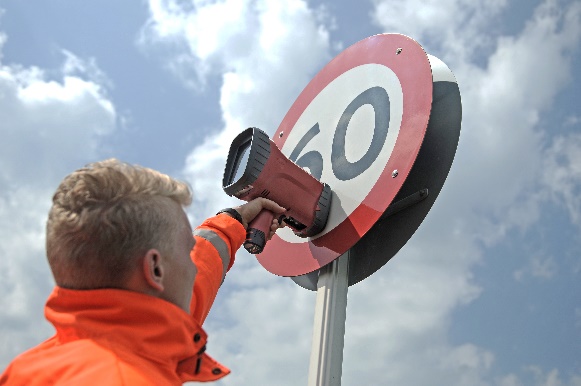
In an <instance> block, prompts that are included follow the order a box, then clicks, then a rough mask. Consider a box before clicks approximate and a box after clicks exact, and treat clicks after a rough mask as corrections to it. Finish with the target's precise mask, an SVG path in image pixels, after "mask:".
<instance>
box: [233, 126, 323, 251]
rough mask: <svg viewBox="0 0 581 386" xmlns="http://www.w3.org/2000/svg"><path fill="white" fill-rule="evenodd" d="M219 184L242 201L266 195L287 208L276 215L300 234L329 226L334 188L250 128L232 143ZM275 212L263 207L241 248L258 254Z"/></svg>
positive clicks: (319, 230)
mask: <svg viewBox="0 0 581 386" xmlns="http://www.w3.org/2000/svg"><path fill="white" fill-rule="evenodd" d="M222 187H223V189H224V191H225V192H226V194H228V195H229V196H235V197H237V198H239V199H241V200H244V201H251V200H253V199H255V198H257V197H265V198H268V199H270V200H273V201H275V202H276V203H278V204H279V205H281V206H283V207H284V208H286V209H287V211H286V213H285V214H284V215H283V216H281V217H280V218H279V221H284V222H285V223H286V224H287V225H288V226H289V227H290V228H292V229H293V231H294V233H295V234H296V235H297V236H300V237H311V236H314V235H316V234H318V233H319V232H321V231H322V230H323V229H324V228H325V225H326V224H327V218H328V216H329V209H330V207H331V198H332V192H331V188H330V187H329V185H327V184H325V183H322V182H319V181H318V180H317V179H316V178H315V177H313V176H311V175H310V174H309V173H308V172H307V171H306V170H304V169H303V168H301V167H300V166H298V165H297V164H295V163H294V162H292V161H291V160H289V159H288V158H287V157H286V156H285V155H284V154H282V152H281V151H280V149H279V148H278V147H277V146H276V144H275V143H274V142H272V141H271V140H270V138H269V137H268V135H267V134H266V133H265V132H264V131H262V130H260V129H258V128H256V127H251V128H248V129H246V130H244V131H243V132H242V133H240V134H239V135H238V136H237V137H236V138H235V139H234V141H232V145H231V146H230V150H229V152H228V159H227V161H226V168H225V170H224V178H223V180H222ZM273 219H274V214H273V213H272V212H270V211H268V210H263V211H262V212H260V213H259V214H258V216H257V217H256V218H255V219H254V220H253V221H252V222H251V223H250V224H249V225H248V230H247V234H246V241H245V242H244V248H246V250H247V251H248V252H250V253H252V254H257V253H261V252H262V250H263V249H264V245H265V244H266V239H267V236H268V233H269V232H270V225H271V224H272V220H273Z"/></svg>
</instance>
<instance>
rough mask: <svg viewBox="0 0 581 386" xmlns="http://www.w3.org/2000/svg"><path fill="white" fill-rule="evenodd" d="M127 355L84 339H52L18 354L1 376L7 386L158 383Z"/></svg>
mask: <svg viewBox="0 0 581 386" xmlns="http://www.w3.org/2000/svg"><path fill="white" fill-rule="evenodd" d="M126 357H127V356H125V355H123V354H121V355H120V353H119V352H116V351H114V350H111V349H110V348H108V347H105V346H103V345H99V344H98V343H96V342H94V341H92V340H88V339H80V340H76V341H73V342H68V343H66V344H62V345H61V344H58V342H56V341H55V340H54V338H53V339H50V340H48V341H46V342H44V343H42V344H40V345H39V346H37V347H35V348H33V349H31V350H28V351H27V352H24V353H23V354H21V355H20V356H18V357H17V358H16V359H15V360H14V361H13V362H12V363H11V364H10V365H9V367H8V368H7V369H6V372H5V373H4V374H3V375H2V378H0V383H1V384H2V385H3V386H4V385H6V386H9V385H10V386H12V385H14V386H16V385H25V384H26V385H52V384H58V385H65V386H66V385H83V384H103V385H111V386H117V385H119V386H121V385H154V384H157V383H156V382H152V381H151V380H148V378H149V377H147V376H146V375H145V374H144V373H143V371H142V369H141V368H140V366H139V365H138V364H136V363H132V361H128V360H127V358H126Z"/></svg>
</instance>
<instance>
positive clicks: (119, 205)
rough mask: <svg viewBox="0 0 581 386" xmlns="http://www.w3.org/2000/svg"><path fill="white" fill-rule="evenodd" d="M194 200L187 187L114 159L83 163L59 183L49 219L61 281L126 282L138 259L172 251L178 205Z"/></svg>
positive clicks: (51, 256)
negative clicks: (152, 251) (154, 250)
mask: <svg viewBox="0 0 581 386" xmlns="http://www.w3.org/2000/svg"><path fill="white" fill-rule="evenodd" d="M191 201H192V193H191V190H190V188H189V186H188V185H187V184H186V183H184V182H181V181H178V180H175V179H173V178H171V177H169V176H167V175H165V174H162V173H160V172H157V171H155V170H152V169H148V168H145V167H141V166H137V165H129V164H127V163H123V162H120V161H118V160H116V159H108V160H105V161H101V162H96V163H92V164H89V165H87V166H85V167H84V168H81V169H79V170H77V171H75V172H73V173H71V174H70V175H68V176H67V177H65V179H64V180H63V181H62V182H61V184H60V185H59V187H58V189H57V191H56V192H55V194H54V196H53V205H52V207H51V209H50V212H49V216H48V221H47V229H46V230H47V237H46V250H47V257H48V261H49V264H50V267H51V270H52V272H53V275H54V278H55V281H56V283H57V285H59V286H61V287H66V288H75V289H90V288H106V287H122V286H123V282H124V280H125V279H126V278H127V275H128V274H129V272H130V270H131V269H132V267H133V266H135V264H136V258H137V257H139V256H142V255H143V254H144V253H145V252H146V251H147V250H149V249H151V248H157V249H160V251H167V250H171V248H172V246H171V245H169V242H170V240H172V238H171V237H170V236H171V234H172V232H174V231H175V229H176V226H177V225H176V221H177V220H176V212H175V209H172V206H173V207H175V204H173V205H172V202H174V203H177V204H179V205H181V206H182V207H183V206H187V205H189V204H190V203H191Z"/></svg>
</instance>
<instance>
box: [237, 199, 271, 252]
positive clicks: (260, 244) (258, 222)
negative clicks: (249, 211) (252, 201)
mask: <svg viewBox="0 0 581 386" xmlns="http://www.w3.org/2000/svg"><path fill="white" fill-rule="evenodd" d="M273 219H274V213H272V212H271V211H269V210H266V209H263V210H262V211H261V212H260V213H259V214H258V216H256V217H255V218H254V220H252V221H251V222H250V224H248V230H247V231H246V241H244V248H246V250H247V251H248V252H250V253H252V254H253V255H257V254H259V253H261V252H262V250H263V249H264V246H265V245H266V236H267V232H270V226H271V225H272V220H273Z"/></svg>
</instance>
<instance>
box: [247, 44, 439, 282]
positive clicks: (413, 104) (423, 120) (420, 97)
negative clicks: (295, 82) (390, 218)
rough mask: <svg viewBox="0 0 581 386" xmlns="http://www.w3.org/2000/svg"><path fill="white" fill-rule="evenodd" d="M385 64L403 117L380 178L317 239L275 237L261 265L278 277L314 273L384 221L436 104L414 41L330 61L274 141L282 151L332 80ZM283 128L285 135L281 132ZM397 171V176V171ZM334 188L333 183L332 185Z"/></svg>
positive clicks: (353, 50)
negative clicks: (398, 87) (364, 67)
mask: <svg viewBox="0 0 581 386" xmlns="http://www.w3.org/2000/svg"><path fill="white" fill-rule="evenodd" d="M372 63H373V64H380V65H384V66H386V67H388V68H389V69H391V71H393V72H394V73H395V74H396V76H397V77H398V80H399V82H400V84H401V88H402V93H403V115H402V121H401V126H400V131H399V135H398V137H397V140H396V142H395V146H394V149H393V151H392V153H391V155H390V157H389V159H388V161H387V164H386V165H385V167H384V169H383V171H382V173H381V175H380V177H379V179H378V180H377V182H376V183H375V185H374V186H373V188H372V189H371V191H370V192H369V193H368V194H367V196H366V197H365V198H364V199H363V201H362V202H361V203H360V204H359V205H358V206H357V208H356V209H355V210H354V211H353V212H352V213H351V214H350V215H349V216H348V217H347V218H346V219H345V220H344V221H343V222H341V223H340V224H339V225H338V226H336V227H335V228H334V229H332V230H331V231H329V232H328V233H326V234H324V235H323V236H321V237H319V238H316V239H313V240H311V239H305V242H303V243H291V242H288V241H285V240H283V239H282V238H280V237H279V236H276V235H275V236H274V238H273V239H272V240H270V241H269V242H268V243H267V245H266V248H265V250H264V252H263V253H261V254H259V255H257V259H258V261H259V262H260V264H261V265H262V266H263V267H264V268H265V269H266V270H268V271H269V272H271V273H274V274H276V275H279V276H298V275H303V274H306V273H309V272H312V271H315V270H317V269H319V268H321V267H323V266H325V265H327V264H328V263H330V262H331V261H333V260H335V259H336V258H337V257H339V256H340V255H342V254H343V253H345V252H347V250H349V248H351V247H352V246H353V245H355V243H357V241H359V239H361V237H363V235H365V233H367V231H369V229H371V227H372V226H373V225H374V224H375V222H376V221H377V220H378V219H379V217H380V216H381V215H382V214H383V212H384V211H385V209H387V207H388V206H389V204H390V203H391V202H392V200H393V198H394V197H395V195H396V194H397V192H398V191H399V189H400V188H401V186H402V185H403V183H404V181H405V179H406V178H407V176H408V174H409V172H410V170H411V168H412V166H413V164H414V162H415V160H416V157H417V155H418V152H419V150H420V146H421V144H422V141H423V139H424V135H425V133H426V128H427V126H428V120H429V117H430V110H431V106H432V71H431V67H430V63H429V60H428V56H427V54H426V52H425V51H424V50H423V48H422V47H421V46H420V45H419V44H418V43H417V42H416V41H415V40H413V39H411V38H409V37H407V36H404V35H400V34H381V35H375V36H371V37H369V38H367V39H364V40H361V41H359V42H358V43H355V44H354V45H352V46H350V47H349V48H347V49H346V50H344V51H343V52H341V53H340V54H339V55H338V56H336V57H335V58H334V59H333V60H332V61H331V62H329V63H328V64H327V65H326V66H325V67H324V68H323V69H322V70H321V71H320V72H319V73H318V74H317V75H316V76H315V77H314V78H313V79H312V80H311V82H310V83H309V84H308V85H307V86H306V87H305V89H304V90H303V91H302V92H301V94H300V95H299V96H298V98H297V99H296V101H295V102H294V103H293V105H292V106H291V108H290V110H289V111H288V113H287V114H286V116H285V117H284V119H283V121H282V123H281V124H280V126H279V127H278V130H277V131H276V133H275V135H274V138H273V141H274V142H275V143H276V145H277V146H278V147H279V148H281V149H282V147H283V145H284V142H285V141H286V138H288V134H289V133H290V131H291V130H292V128H294V126H295V124H296V122H297V121H298V119H299V118H300V117H301V115H302V114H303V112H304V111H305V110H306V108H307V107H308V106H309V105H310V104H311V102H312V101H313V100H314V99H315V98H316V97H317V95H319V93H321V91H322V90H324V89H325V87H327V85H329V83H331V82H332V81H333V80H335V79H336V78H338V77H339V76H341V75H342V74H343V73H345V72H346V71H349V70H351V69H353V68H355V67H357V66H360V65H364V64H372ZM281 132H284V133H285V135H283V136H280V135H279V134H280V133H281ZM394 170H397V171H398V175H397V177H396V178H393V177H392V172H393V171H394ZM332 188H333V187H332V186H331V189H332Z"/></svg>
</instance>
